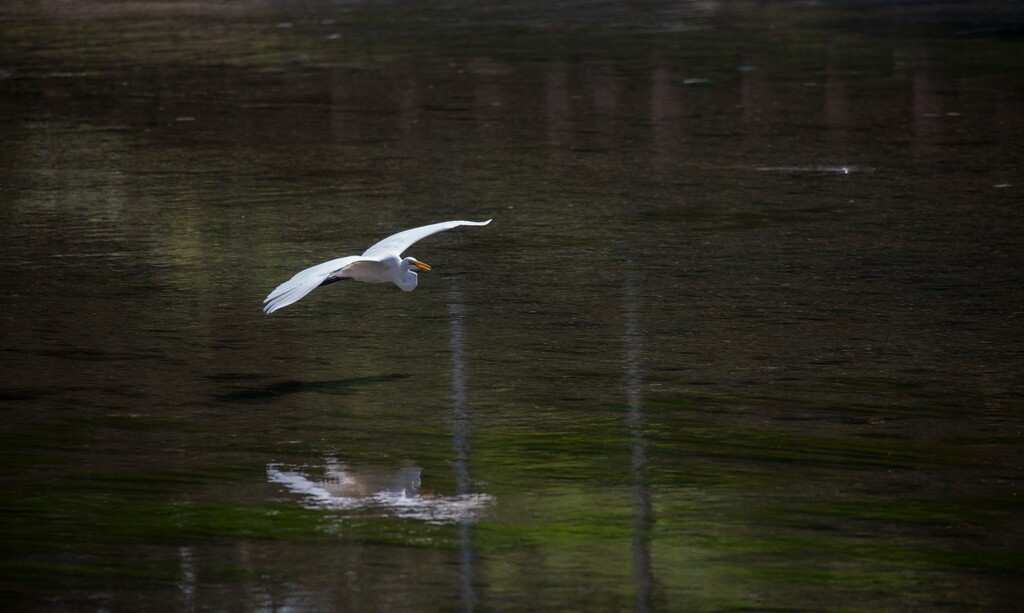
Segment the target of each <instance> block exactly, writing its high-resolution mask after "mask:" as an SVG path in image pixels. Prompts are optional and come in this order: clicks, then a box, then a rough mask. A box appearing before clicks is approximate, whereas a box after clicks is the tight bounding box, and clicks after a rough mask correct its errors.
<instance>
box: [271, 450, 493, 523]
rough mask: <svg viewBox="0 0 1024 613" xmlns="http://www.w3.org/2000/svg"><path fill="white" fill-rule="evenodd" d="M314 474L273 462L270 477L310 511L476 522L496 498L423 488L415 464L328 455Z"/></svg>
mask: <svg viewBox="0 0 1024 613" xmlns="http://www.w3.org/2000/svg"><path fill="white" fill-rule="evenodd" d="M313 472H314V471H312V470H308V469H302V468H298V467H286V466H283V465H280V464H273V463H271V464H268V465H267V480H268V481H269V482H271V483H277V484H280V485H283V486H284V487H285V488H286V489H287V490H288V491H289V492H291V493H293V494H297V495H299V496H301V498H302V500H301V504H302V505H303V506H304V507H306V508H309V509H330V510H340V511H357V510H362V511H370V512H373V511H378V512H380V513H382V514H389V515H393V516H396V517H400V518H404V519H418V520H422V521H426V522H431V523H449V522H456V523H465V522H474V521H477V520H479V519H480V518H481V517H482V516H483V515H484V514H485V513H486V511H487V510H488V509H489V508H490V507H491V506H493V504H494V502H495V499H494V497H493V496H491V495H489V494H482V493H476V494H462V495H455V496H445V495H440V494H435V493H432V492H429V491H427V490H424V489H423V488H422V483H421V481H420V469H419V468H418V467H416V466H410V465H406V466H402V467H400V468H398V469H396V470H374V469H362V470H358V469H354V468H352V467H349V466H347V465H345V464H343V463H341V462H339V461H337V460H335V459H328V460H327V462H326V463H325V466H324V467H323V473H322V475H321V476H319V477H318V476H314V475H313ZM317 472H319V471H317Z"/></svg>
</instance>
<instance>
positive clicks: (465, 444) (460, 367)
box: [448, 287, 476, 611]
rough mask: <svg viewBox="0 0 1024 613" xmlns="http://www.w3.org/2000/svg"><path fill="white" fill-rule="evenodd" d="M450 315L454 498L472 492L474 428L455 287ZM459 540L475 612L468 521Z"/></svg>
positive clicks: (468, 599) (467, 605)
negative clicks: (471, 432) (471, 442)
mask: <svg viewBox="0 0 1024 613" xmlns="http://www.w3.org/2000/svg"><path fill="white" fill-rule="evenodd" d="M449 305H450V306H449V307H448V313H449V315H450V322H451V350H452V418H451V422H450V424H451V433H452V450H453V451H454V452H455V461H454V466H453V467H454V470H455V495H456V496H465V495H468V494H469V493H470V492H471V491H472V489H473V483H472V478H471V477H470V475H469V436H470V428H471V427H472V425H473V424H472V415H471V411H470V408H469V402H468V400H467V398H468V393H467V387H468V386H467V381H466V334H465V331H464V329H463V319H464V316H465V315H464V314H465V306H464V305H463V304H462V292H460V291H459V289H458V288H456V287H453V289H452V291H451V295H450V296H449ZM457 533H458V538H459V598H460V600H461V601H462V610H463V611H472V610H473V608H474V607H475V606H476V593H475V591H474V589H473V568H474V562H475V556H474V555H473V528H472V525H471V524H470V523H469V522H468V521H463V522H459V524H458V526H457Z"/></svg>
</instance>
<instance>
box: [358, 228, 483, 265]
mask: <svg viewBox="0 0 1024 613" xmlns="http://www.w3.org/2000/svg"><path fill="white" fill-rule="evenodd" d="M489 223H491V220H490V219H488V220H487V221H442V222H441V223H434V224H430V225H429V226H420V227H419V228H412V229H410V230H403V231H402V232H399V233H398V234H392V235H391V236H389V237H387V238H385V239H384V240H382V241H380V242H379V243H377V244H375V245H373V246H371V247H370V248H369V249H367V250H366V251H364V252H363V257H364V258H366V257H374V256H382V255H386V254H394V255H396V256H401V255H402V252H403V251H405V250H406V249H408V248H409V247H410V246H412V244H413V243H415V242H416V241H418V240H420V239H424V238H426V237H428V236H430V235H431V234H437V233H438V232H444V231H445V230H451V229H452V228H457V227H459V226H486V225H487V224H489Z"/></svg>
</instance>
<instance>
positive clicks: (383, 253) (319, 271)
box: [263, 219, 491, 315]
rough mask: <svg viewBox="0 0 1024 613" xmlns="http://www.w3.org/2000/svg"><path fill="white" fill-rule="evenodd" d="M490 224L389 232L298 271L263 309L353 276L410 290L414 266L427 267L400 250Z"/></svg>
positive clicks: (448, 224) (275, 307) (413, 283)
mask: <svg viewBox="0 0 1024 613" xmlns="http://www.w3.org/2000/svg"><path fill="white" fill-rule="evenodd" d="M489 223H491V220H490V219H488V220H487V221H442V222H440V223H435V224H430V225H429V226H421V227H419V228H412V229H409V230H404V231H402V232H399V233H398V234H392V235H391V236H389V237H387V238H385V239H384V240H382V241H380V242H379V243H376V244H375V245H373V246H371V247H370V248H369V249H367V250H366V251H364V252H363V255H349V256H346V257H343V258H338V259H335V260H331V261H329V262H324V263H323V264H317V265H316V266H313V267H311V268H307V269H306V270H303V271H302V272H299V273H297V274H296V275H295V276H294V277H292V278H291V279H289V280H287V281H285V282H284V283H282V284H281V285H278V286H277V289H275V290H274V291H272V292H270V295H268V296H267V299H266V300H264V301H263V312H264V313H266V314H268V315H269V314H271V313H273V312H274V311H276V310H278V309H280V308H284V307H286V306H288V305H289V304H292V303H294V302H298V301H299V300H300V299H302V297H303V296H305V295H306V294H308V293H309V292H311V291H313V290H315V289H316V288H318V287H320V286H321V285H327V284H328V283H334V282H335V281H343V280H345V279H354V280H356V281H362V282H363V283H388V282H391V283H394V284H395V285H397V286H398V287H400V288H401V289H403V290H405V291H407V292H411V291H412V290H414V289H416V284H417V283H419V277H418V276H417V275H416V269H417V268H418V269H420V270H430V266H427V265H426V264H424V263H423V262H421V261H419V260H417V259H416V258H413V257H408V258H403V257H402V252H403V251H405V250H406V249H408V248H409V247H411V246H412V244H413V243H415V242H416V241H419V240H421V239H424V238H426V237H428V236H430V235H431V234H437V233H438V232H444V231H445V230H451V229H452V228H457V227H459V226H486V225H487V224H489Z"/></svg>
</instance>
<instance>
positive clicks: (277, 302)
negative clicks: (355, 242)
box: [263, 255, 366, 315]
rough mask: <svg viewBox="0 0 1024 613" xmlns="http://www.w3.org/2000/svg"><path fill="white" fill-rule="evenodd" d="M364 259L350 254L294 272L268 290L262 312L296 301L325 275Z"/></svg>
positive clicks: (314, 286) (269, 311)
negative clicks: (272, 289) (274, 287)
mask: <svg viewBox="0 0 1024 613" xmlns="http://www.w3.org/2000/svg"><path fill="white" fill-rule="evenodd" d="M365 259H366V258H364V257H361V256H358V255H350V256H347V257H344V258H338V259H336V260H331V261H329V262H324V263H323V264H317V265H316V266H312V267H310V268H307V269H306V270H303V271H300V272H297V273H295V276H294V277H292V278H291V279H288V280H287V281H285V282H284V283H282V284H281V285H278V286H277V289H275V290H274V291H272V292H270V295H268V296H267V299H266V300H264V301H263V305H264V306H263V312H264V313H266V314H268V315H269V314H270V313H273V312H274V311H276V310H278V309H280V308H283V307H286V306H288V305H289V304H292V303H295V302H298V301H299V300H300V299H301V298H302V297H303V296H305V295H306V294H308V293H309V292H311V291H313V290H315V289H316V288H318V287H320V284H321V283H323V282H324V281H326V280H327V277H329V276H331V275H332V274H334V273H336V272H338V271H340V270H342V269H343V268H345V267H346V266H349V265H351V264H352V263H354V262H361V261H363V260H365Z"/></svg>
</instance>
